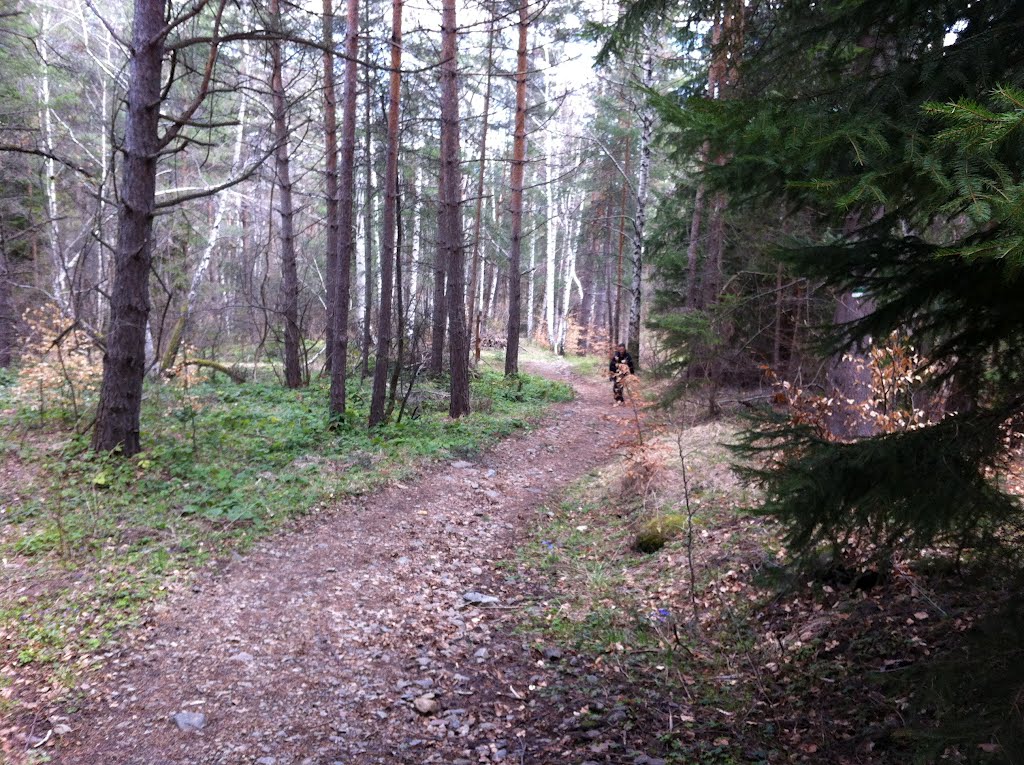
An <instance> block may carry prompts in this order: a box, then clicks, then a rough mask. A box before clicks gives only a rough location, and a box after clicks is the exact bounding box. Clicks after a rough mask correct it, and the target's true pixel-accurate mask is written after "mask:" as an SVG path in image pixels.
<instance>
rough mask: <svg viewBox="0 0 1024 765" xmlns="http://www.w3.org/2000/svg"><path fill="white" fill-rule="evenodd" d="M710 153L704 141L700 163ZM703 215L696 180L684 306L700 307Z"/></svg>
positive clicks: (700, 189) (699, 184)
mask: <svg viewBox="0 0 1024 765" xmlns="http://www.w3.org/2000/svg"><path fill="white" fill-rule="evenodd" d="M710 153H711V146H710V144H709V143H708V142H707V141H705V142H704V146H703V147H702V148H701V151H700V160H699V161H700V164H701V165H703V164H704V163H705V162H707V159H708V155H709V154H710ZM703 217H704V182H703V181H698V182H697V191H696V193H695V194H694V197H693V216H692V217H691V218H690V241H689V242H687V244H686V307H687V308H690V309H696V308H700V306H699V305H698V304H697V300H698V298H699V297H700V294H701V293H700V291H699V290H698V289H697V286H698V285H697V261H698V259H699V257H700V227H701V223H702V219H703Z"/></svg>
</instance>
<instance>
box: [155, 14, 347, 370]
mask: <svg viewBox="0 0 1024 765" xmlns="http://www.w3.org/2000/svg"><path fill="white" fill-rule="evenodd" d="M328 2H329V0H328ZM243 18H244V16H243ZM249 48H250V45H249V41H248V40H243V41H242V61H241V67H242V73H243V74H244V73H245V71H246V69H247V68H248V67H247V62H248V60H249ZM247 104H248V98H247V96H246V94H245V93H239V94H238V117H237V121H238V129H237V130H236V132H235V147H234V151H233V153H232V156H231V171H230V175H229V176H228V177H229V178H234V177H236V176H237V175H238V173H239V172H240V171H241V168H242V147H243V146H244V145H245V116H246V107H247ZM240 199H241V197H240V196H239V195H238V194H237V193H236V192H235V191H228V190H225V191H222V192H220V193H219V194H216V195H215V196H214V198H213V205H214V213H213V224H212V225H211V226H210V234H209V236H208V238H207V242H206V247H205V248H204V249H203V253H202V255H200V256H199V262H198V263H197V264H196V269H195V271H193V272H192V281H191V283H190V284H189V288H188V294H187V295H186V296H185V301H184V302H183V303H182V305H181V311H180V313H179V315H178V320H177V322H175V325H174V329H173V330H172V331H171V337H170V339H169V340H168V343H167V348H166V350H165V351H164V356H163V359H162V360H161V361H160V369H161V370H163V371H166V370H168V369H170V368H171V367H172V366H174V362H175V360H176V359H177V357H178V351H179V350H180V349H181V343H182V341H183V340H184V339H185V334H186V332H187V331H188V322H189V319H190V318H191V316H192V310H193V309H194V308H195V305H196V302H197V300H198V298H199V288H200V287H202V284H203V277H205V276H206V272H207V270H208V269H209V268H210V263H211V262H212V261H213V251H214V250H215V249H216V247H217V243H218V242H219V241H220V230H221V226H222V225H223V223H224V218H225V217H228V216H229V215H230V213H231V212H232V211H233V210H234V209H235V207H236V206H237V205H238V203H239V200H240Z"/></svg>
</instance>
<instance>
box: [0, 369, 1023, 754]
mask: <svg viewBox="0 0 1024 765" xmlns="http://www.w3.org/2000/svg"><path fill="white" fill-rule="evenodd" d="M580 369H585V367H577V369H576V370H575V371H574V369H573V368H572V367H570V365H568V364H566V363H564V362H561V361H557V360H552V361H545V362H539V363H534V364H532V365H531V369H530V371H531V372H534V373H540V374H544V375H545V376H548V377H554V378H557V379H561V380H565V381H569V382H571V383H572V385H573V387H574V388H575V390H576V397H575V399H574V400H573V401H572V402H570V403H564V404H556V405H554V406H552V408H551V409H550V410H549V412H548V414H547V415H546V416H545V417H544V418H543V419H542V420H541V421H539V422H538V423H537V424H536V425H535V427H534V428H533V429H532V430H530V431H529V432H527V433H526V434H524V435H521V436H516V437H511V438H507V439H505V440H504V441H502V442H500V443H498V444H497V445H496V446H494V447H493V448H491V449H489V450H488V451H486V452H483V453H482V454H480V455H478V456H476V457H473V458H466V459H460V460H446V461H444V462H441V463H435V464H434V466H433V467H432V468H429V469H427V470H426V471H424V472H422V473H421V474H420V475H418V476H415V477H403V478H400V479H398V480H396V481H394V482H392V484H391V485H389V486H387V487H386V488H383V489H380V490H378V491H376V492H374V493H371V494H368V495H366V496H363V497H355V498H350V499H346V500H344V501H342V502H340V503H339V504H338V505H337V506H336V507H334V508H333V509H331V511H330V512H325V513H321V514H319V515H316V516H313V517H308V518H305V519H302V520H300V521H299V522H297V523H296V524H295V525H294V526H293V527H291V528H289V529H288V530H287V531H280V532H278V533H276V534H274V535H272V536H270V537H266V538H265V539H264V540H263V541H261V542H258V543H257V544H256V546H255V547H254V548H253V549H252V550H251V551H250V552H249V553H248V554H246V555H245V556H244V557H243V556H232V557H231V558H230V559H226V560H225V559H222V560H220V561H219V562H216V561H215V562H214V563H213V564H212V565H208V566H205V567H203V568H201V569H199V570H198V571H197V572H196V573H195V574H194V575H193V576H191V577H181V578H178V579H175V580H174V583H173V586H172V591H171V593H170V595H169V596H168V597H166V598H163V599H160V600H157V601H155V602H153V603H152V604H151V605H150V606H149V611H148V613H147V617H146V619H145V621H144V623H143V624H142V625H141V626H136V627H133V628H131V629H129V630H127V631H126V632H125V633H124V634H123V635H122V638H121V639H120V640H119V642H118V643H117V644H116V646H115V647H113V648H111V649H109V650H106V651H104V652H103V654H102V656H100V657H97V661H96V663H95V665H94V668H93V669H92V670H91V671H90V673H89V674H88V675H87V676H86V677H85V679H82V680H80V681H79V682H78V683H77V684H76V686H75V691H74V694H73V698H72V699H69V698H67V697H65V698H63V699H62V700H61V703H60V705H58V706H53V705H50V706H47V705H45V704H42V705H40V706H38V707H37V708H36V710H35V713H34V715H33V716H30V717H26V715H25V714H21V715H20V717H19V724H18V725H16V726H13V727H10V728H8V729H7V730H6V731H5V733H6V734H7V747H6V757H7V758H8V762H10V763H12V765H22V764H23V763H31V762H56V763H66V764H67V765H86V764H87V763H88V764H89V765H92V764H93V763H102V764H103V765H128V764H129V763H131V764H132V765H172V764H174V765H185V764H186V763H188V764H189V765H199V764H205V763H211V764H212V763H217V764H224V765H236V764H237V765H243V764H245V765H369V764H370V763H446V764H449V765H475V764H477V763H496V762H507V763H537V764H541V765H547V764H548V763H572V764H573V765H598V764H600V765H606V764H607V765H612V764H615V765H620V764H621V765H665V764H666V763H677V764H679V765H681V764H682V763H687V764H691V763H699V764H703V765H736V764H737V763H783V762H806V763H838V764H846V765H866V764H867V763H902V762H909V761H911V757H912V755H911V752H912V751H921V749H920V747H919V746H918V745H919V744H921V742H922V741H925V743H927V742H928V740H930V739H929V737H930V736H933V732H934V731H933V726H934V724H935V722H936V721H937V720H938V717H939V714H938V712H939V711H940V704H939V703H938V702H936V701H935V699H936V698H938V697H936V696H928V695H927V694H926V693H925V691H927V690H928V688H925V687H924V686H925V683H918V685H917V686H915V685H914V684H915V682H917V681H916V680H915V678H918V677H919V676H918V675H916V674H914V673H915V672H917V670H918V668H919V666H923V665H924V664H926V662H927V660H929V659H934V658H935V657H949V656H951V655H952V654H953V653H954V652H955V649H956V646H958V645H959V644H960V642H962V637H963V635H964V633H965V632H966V631H968V630H970V629H971V627H972V626H973V625H975V624H976V623H978V621H979V620H981V618H982V617H983V616H984V614H985V612H986V605H985V604H987V603H992V602H997V601H998V600H999V597H1000V596H1001V594H1002V592H1001V590H1000V588H1001V587H1003V586H1004V585H1003V584H1002V583H1001V582H998V581H996V580H994V579H991V578H989V579H986V580H984V581H980V582H978V581H974V582H969V581H968V582H965V580H964V579H963V578H962V577H960V576H953V575H952V574H951V573H949V572H948V571H947V570H946V569H945V568H943V567H942V566H941V565H939V564H938V563H937V562H936V560H934V559H932V560H930V561H925V565H923V566H916V565H911V564H910V563H906V564H903V563H899V562H897V566H896V568H895V570H894V572H893V573H892V574H891V575H890V576H889V577H887V578H885V579H884V581H878V582H871V583H868V585H867V586H858V585H863V584H864V582H863V581H859V582H851V581H850V580H849V579H844V578H843V577H844V575H845V573H844V572H843V571H837V570H833V569H830V570H829V571H827V572H826V574H825V575H824V576H822V577H819V578H814V577H808V578H802V577H801V576H799V575H796V574H795V573H794V572H792V571H791V570H790V569H789V568H788V567H786V566H784V565H783V564H782V561H784V559H785V557H786V553H785V550H784V548H783V547H782V545H781V543H780V541H779V539H778V536H777V534H776V533H775V531H774V530H773V529H772V528H771V526H770V525H769V524H766V522H765V521H764V520H763V519H760V518H756V517H753V516H750V515H748V514H746V513H743V512H737V509H738V508H740V507H742V506H743V505H745V504H746V503H748V501H749V500H750V496H749V495H748V492H747V489H745V488H744V487H743V486H742V484H740V483H739V482H738V481H737V479H736V478H735V476H734V475H733V473H732V471H731V470H730V468H729V462H730V455H729V453H728V451H727V450H726V449H725V447H724V446H723V445H722V444H723V442H727V441H729V440H730V439H731V437H732V435H733V434H734V433H735V430H736V427H737V426H736V423H733V422H730V421H728V420H724V421H717V422H706V421H702V420H701V418H700V417H699V416H697V415H696V414H694V415H692V416H687V415H686V412H685V407H684V408H683V409H679V408H677V409H675V410H672V411H671V412H668V411H666V410H653V409H649V410H646V411H644V410H643V409H642V408H640V409H637V410H634V409H632V408H630V407H626V408H613V407H612V403H611V401H610V391H609V389H608V385H607V383H606V382H605V381H604V380H603V376H602V375H601V374H600V371H599V369H598V368H597V367H595V366H593V365H591V366H590V368H589V371H587V372H586V373H585V374H581V373H580V371H579V370H580ZM652 532H654V533H655V536H663V537H665V538H667V540H668V541H667V544H666V545H665V546H664V547H663V548H661V549H660V550H657V551H656V552H652V553H644V552H638V551H637V550H636V543H637V541H638V539H639V538H640V537H647V536H650V535H651V533H652ZM929 566H930V567H931V568H930V569H929ZM1001 635H1002V633H996V634H995V637H996V638H1000V637H1001ZM980 655H981V656H984V655H985V654H980ZM1003 658H1006V655H1004V656H1003ZM1018 658H1019V657H1018ZM999 666H1000V667H1001V669H1000V670H999V671H1000V673H1001V674H1002V677H1001V679H1002V680H1007V679H1010V680H1011V682H1015V681H1014V680H1013V678H1014V677H1015V675H1014V674H1013V673H1012V672H1010V673H1007V672H1006V670H1005V666H1006V665H999ZM1009 666H1013V664H1012V662H1011V664H1010V665H1009ZM957 672H958V673H959V674H960V676H964V675H963V668H962V666H961V667H960V668H959V669H958V670H957ZM968 675H970V673H968ZM908 687H912V688H913V687H918V688H920V689H921V690H920V692H918V691H917V690H911V691H908ZM1014 687H1016V686H1014ZM974 690H976V689H964V688H959V689H956V688H954V690H953V691H952V692H953V693H954V694H956V693H960V694H967V695H968V696H969V695H970V693H972V692H973V691H974ZM1001 711H1002V710H996V713H997V716H998V713H1000V712H1001ZM963 722H964V723H965V724H968V725H970V724H971V722H970V721H969V720H968V719H966V718H965V719H964V721H963ZM989 722H991V720H989ZM997 727H998V726H996V728H997ZM989 729H991V730H994V729H995V728H992V727H991V726H990V728H989ZM979 730H981V729H980V728H978V727H977V726H974V727H973V728H972V729H971V730H969V731H968V732H967V734H966V736H965V737H964V739H963V741H962V742H961V743H959V744H958V743H956V742H954V743H953V744H952V745H946V744H942V745H940V746H939V748H938V749H937V750H935V752H936V754H935V755H934V756H933V757H930V756H925V757H924V758H922V759H919V761H921V762H932V761H939V760H940V759H941V760H942V761H950V762H968V761H972V762H973V761H979V762H987V761H991V762H1002V761H1014V760H1003V759H1001V755H1004V754H1006V753H1007V752H1006V751H1005V750H1004V748H1003V743H1002V742H1001V741H1000V740H999V739H998V738H997V737H996V738H992V737H989V738H984V737H983V738H982V740H981V741H980V742H979V741H978V740H976V739H977V734H978V731H979ZM986 735H987V734H986ZM972 736H974V738H971V737H972ZM979 758H980V759H979ZM0 761H2V758H0Z"/></svg>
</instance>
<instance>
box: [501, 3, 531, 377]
mask: <svg viewBox="0 0 1024 765" xmlns="http://www.w3.org/2000/svg"><path fill="white" fill-rule="evenodd" d="M529 26H530V16H529V13H528V4H527V0H520V3H519V46H518V49H517V54H516V128H515V135H514V137H513V139H512V201H511V204H510V208H511V209H510V210H509V212H510V213H511V217H512V238H511V243H510V245H509V256H508V334H507V337H506V345H505V374H506V375H514V374H518V373H519V323H520V303H521V302H522V274H521V273H520V265H519V261H520V256H521V254H522V247H523V177H524V172H525V168H526V75H527V70H528V66H529V62H528V61H527V56H526V54H527V35H528V32H529ZM531 310H532V306H531Z"/></svg>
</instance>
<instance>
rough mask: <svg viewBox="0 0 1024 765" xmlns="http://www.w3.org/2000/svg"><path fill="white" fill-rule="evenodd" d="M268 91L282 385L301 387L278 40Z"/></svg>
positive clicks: (276, 2)
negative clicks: (271, 105)
mask: <svg viewBox="0 0 1024 765" xmlns="http://www.w3.org/2000/svg"><path fill="white" fill-rule="evenodd" d="M270 16H271V23H273V25H274V27H275V28H276V29H278V30H280V29H281V26H282V25H281V2H280V0H270ZM270 60H271V78H270V90H271V96H272V99H273V103H274V139H275V140H276V142H277V148H276V149H275V151H274V171H275V174H276V179H277V186H278V189H279V195H278V205H279V206H278V215H279V216H280V219H281V316H283V317H284V384H285V385H286V386H288V387H289V388H299V387H302V367H301V365H300V363H299V345H300V343H301V342H302V338H301V333H300V331H299V271H298V267H297V266H296V261H295V211H294V207H293V205H292V179H291V169H290V166H289V165H290V162H289V157H288V114H287V108H286V104H285V94H284V75H283V72H282V62H281V41H280V40H279V39H273V40H271V42H270Z"/></svg>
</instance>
